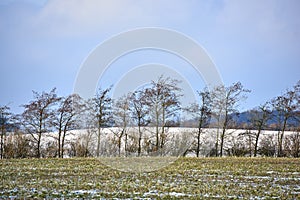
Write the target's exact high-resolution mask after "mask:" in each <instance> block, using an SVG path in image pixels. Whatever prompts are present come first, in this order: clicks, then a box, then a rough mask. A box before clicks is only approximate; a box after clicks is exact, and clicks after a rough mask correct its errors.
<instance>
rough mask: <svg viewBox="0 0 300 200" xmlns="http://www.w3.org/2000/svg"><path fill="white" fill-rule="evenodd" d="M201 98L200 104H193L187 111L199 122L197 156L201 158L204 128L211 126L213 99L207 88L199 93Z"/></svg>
mask: <svg viewBox="0 0 300 200" xmlns="http://www.w3.org/2000/svg"><path fill="white" fill-rule="evenodd" d="M198 95H199V97H200V103H199V104H198V103H193V104H191V105H190V106H189V107H187V108H186V109H185V110H186V111H187V112H189V113H190V114H191V115H192V116H193V117H194V118H195V119H197V121H198V132H197V141H196V142H197V146H196V155H197V157H199V154H200V144H201V141H200V139H201V134H202V132H203V128H204V127H206V126H208V125H209V122H210V117H211V97H210V93H209V91H208V90H207V88H205V89H204V90H203V91H200V92H198Z"/></svg>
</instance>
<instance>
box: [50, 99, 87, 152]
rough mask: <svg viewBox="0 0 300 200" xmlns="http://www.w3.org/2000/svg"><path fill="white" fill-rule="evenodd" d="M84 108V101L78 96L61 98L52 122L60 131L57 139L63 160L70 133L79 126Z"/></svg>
mask: <svg viewBox="0 0 300 200" xmlns="http://www.w3.org/2000/svg"><path fill="white" fill-rule="evenodd" d="M83 107H84V104H83V100H82V99H81V97H80V96H79V95H77V94H71V95H69V96H67V97H62V98H60V101H59V105H58V108H57V109H56V113H55V117H54V119H53V122H52V123H53V125H54V126H55V127H56V129H57V131H58V135H57V137H56V138H55V139H56V140H57V145H58V157H59V158H63V156H64V146H65V139H66V136H67V133H68V131H70V130H72V129H75V128H77V127H78V126H79V125H78V123H79V120H78V115H79V114H80V113H81V111H83Z"/></svg>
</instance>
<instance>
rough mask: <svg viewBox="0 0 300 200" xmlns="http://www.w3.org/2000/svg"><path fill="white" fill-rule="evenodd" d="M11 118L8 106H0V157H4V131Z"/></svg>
mask: <svg viewBox="0 0 300 200" xmlns="http://www.w3.org/2000/svg"><path fill="white" fill-rule="evenodd" d="M11 119H12V113H11V112H10V108H9V107H8V106H0V128H1V139H0V159H3V158H4V148H5V139H6V132H7V129H8V128H9V126H10V121H11Z"/></svg>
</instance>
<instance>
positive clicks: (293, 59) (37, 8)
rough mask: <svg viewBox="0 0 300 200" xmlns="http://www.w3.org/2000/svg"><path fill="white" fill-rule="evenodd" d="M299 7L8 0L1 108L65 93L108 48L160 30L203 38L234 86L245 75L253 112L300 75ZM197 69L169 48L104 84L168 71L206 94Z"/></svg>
mask: <svg viewBox="0 0 300 200" xmlns="http://www.w3.org/2000/svg"><path fill="white" fill-rule="evenodd" d="M299 10H300V2H299V1H298V0H286V1H281V0H264V1H260V0H244V1H238V0H230V1H227V0H210V1H204V0H203V1H201V0H189V1H185V0H161V1H152V0H141V1H136V0H109V1H104V0H86V1H84V0H72V1H69V0H49V1H47V0H1V1H0V77H1V78H0V92H1V95H0V105H8V106H10V107H11V109H12V111H13V112H16V113H19V112H22V110H23V109H22V107H20V105H22V104H27V103H28V102H29V101H31V100H32V98H33V95H32V91H33V90H34V91H38V92H42V91H50V90H51V89H52V88H54V87H56V88H57V92H58V94H59V95H64V96H65V95H68V94H71V93H72V92H73V91H74V84H75V82H76V77H77V76H78V73H79V72H80V69H81V67H82V65H83V64H84V63H85V61H86V60H87V59H88V58H89V55H90V54H91V53H92V52H93V51H94V50H95V49H96V48H97V47H98V46H99V45H101V44H103V42H105V41H107V40H109V39H110V38H112V37H114V36H116V35H118V34H120V33H124V32H126V31H130V30H134V29H140V28H145V27H157V28H162V29H168V30H174V31H176V32H178V33H180V34H183V35H186V36H187V37H189V38H191V39H193V40H194V41H195V42H197V43H198V44H199V45H200V46H201V47H202V48H203V49H204V50H205V52H206V53H207V55H208V56H209V57H210V58H211V60H212V61H213V63H214V64H215V66H216V68H217V70H218V72H219V74H220V76H221V78H222V81H223V83H224V84H225V85H230V84H232V83H234V82H237V81H240V82H241V83H242V84H243V85H244V87H245V88H247V89H250V90H251V91H252V92H251V93H250V94H249V95H248V99H247V100H246V101H245V102H242V103H241V107H240V109H241V110H245V109H250V108H253V107H255V106H258V105H260V104H262V103H264V102H265V101H268V100H270V99H271V98H273V97H275V96H277V95H280V94H282V93H283V92H284V91H285V90H286V89H287V88H291V87H292V86H293V85H294V84H295V83H296V82H297V81H298V80H299V79H300V12H299ZM113 50H114V49H110V51H113ZM99 62H101V61H99ZM149 63H150V64H149ZM151 63H152V64H153V65H154V66H151ZM188 65H189V64H188V63H186V62H185V61H182V59H181V58H180V57H178V56H176V55H172V54H170V53H168V52H163V51H158V50H149V49H148V50H143V51H134V52H131V53H130V54H126V55H123V56H122V57H120V58H118V59H116V61H115V62H113V63H111V66H110V68H109V69H108V70H107V71H106V73H105V74H104V75H103V79H101V80H99V83H98V87H107V86H108V85H110V84H114V86H115V87H116V88H117V89H119V90H120V88H121V87H120V85H121V84H123V85H124V80H125V79H126V78H127V79H129V77H130V79H131V80H133V79H134V78H135V77H136V79H139V80H140V79H142V80H146V79H147V78H149V74H150V72H151V70H150V71H149V69H150V68H151V67H153V68H151V69H153V70H154V69H157V68H159V67H161V69H162V68H164V69H165V70H162V71H164V72H165V73H166V75H168V71H172V72H170V76H173V75H174V74H177V75H179V76H181V77H183V80H184V82H185V85H188V86H189V87H190V89H192V90H193V91H196V90H201V89H202V88H203V87H204V86H205V82H204V81H203V77H202V78H201V77H197V76H195V73H194V72H193V71H192V68H191V67H190V66H188ZM147 67H148V68H147ZM135 69H136V70H135ZM142 69H145V70H142ZM156 71H157V70H156ZM174 72H176V73H174ZM153 74H155V73H153ZM126 75H127V77H126ZM174 76H175V75H174ZM124 77H125V78H124ZM118 83H120V84H118ZM125 85H130V84H128V81H127V84H126V83H125ZM117 86H119V87H117ZM188 86H186V87H188ZM190 91H191V90H188V92H186V94H185V95H186V96H188V95H192V94H190Z"/></svg>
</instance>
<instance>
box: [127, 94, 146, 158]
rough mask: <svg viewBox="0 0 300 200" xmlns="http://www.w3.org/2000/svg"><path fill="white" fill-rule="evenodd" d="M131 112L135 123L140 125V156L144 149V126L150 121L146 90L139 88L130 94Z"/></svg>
mask: <svg viewBox="0 0 300 200" xmlns="http://www.w3.org/2000/svg"><path fill="white" fill-rule="evenodd" d="M130 112H131V115H132V119H133V123H135V124H136V125H137V126H138V156H140V155H141V151H142V136H143V135H142V129H141V128H142V127H143V126H147V125H148V124H149V123H150V116H149V112H150V110H149V104H148V103H147V96H146V95H145V92H144V90H138V91H136V92H134V93H132V94H131V96H130Z"/></svg>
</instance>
